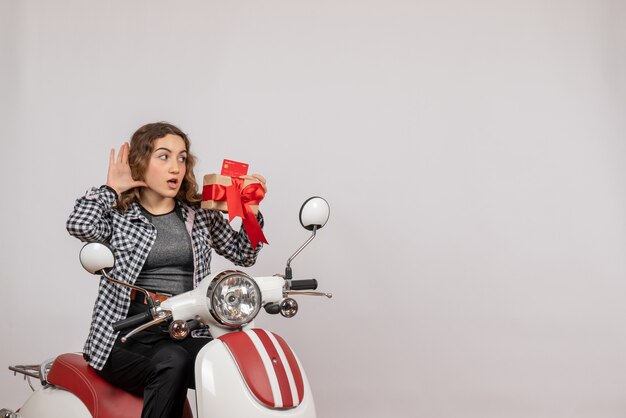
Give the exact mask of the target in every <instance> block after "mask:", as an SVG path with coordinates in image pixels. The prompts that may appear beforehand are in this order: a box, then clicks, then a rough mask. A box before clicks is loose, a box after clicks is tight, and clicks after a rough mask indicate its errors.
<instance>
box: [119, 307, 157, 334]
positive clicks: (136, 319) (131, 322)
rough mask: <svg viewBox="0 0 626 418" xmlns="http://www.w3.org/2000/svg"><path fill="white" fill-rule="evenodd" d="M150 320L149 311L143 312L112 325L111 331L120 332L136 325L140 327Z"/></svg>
mask: <svg viewBox="0 0 626 418" xmlns="http://www.w3.org/2000/svg"><path fill="white" fill-rule="evenodd" d="M151 320H152V314H151V313H150V311H145V312H143V313H140V314H137V315H133V316H129V317H128V318H126V319H122V320H120V321H117V322H115V323H114V324H113V331H115V332H117V331H121V330H123V329H126V328H130V327H134V326H136V325H140V324H143V323H146V322H148V321H151Z"/></svg>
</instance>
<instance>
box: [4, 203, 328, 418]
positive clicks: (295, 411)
mask: <svg viewBox="0 0 626 418" xmlns="http://www.w3.org/2000/svg"><path fill="white" fill-rule="evenodd" d="M329 215H330V208H329V206H328V203H327V202H326V200H324V199H323V198H321V197H312V198H309V199H307V200H306V201H305V202H304V204H303V205H302V207H301V209H300V223H301V224H302V226H303V227H304V228H306V229H308V230H309V231H312V234H311V236H310V237H309V238H308V239H307V240H306V241H305V242H304V244H302V245H301V246H300V247H299V248H298V250H296V252H294V253H293V255H292V256H291V257H289V259H288V260H287V266H286V268H285V273H284V274H276V275H274V276H269V277H255V278H252V277H250V276H249V275H248V274H246V273H244V272H242V271H238V270H226V271H221V272H218V273H214V274H211V275H209V276H208V277H206V278H205V279H204V280H202V281H201V282H200V284H199V285H198V287H197V288H196V289H194V290H191V291H189V292H186V293H182V294H180V295H176V296H173V297H170V298H169V299H166V300H165V301H162V302H159V301H154V300H153V298H152V297H151V295H150V293H149V292H148V291H146V290H145V289H142V288H140V287H137V286H134V285H130V284H127V283H123V282H120V281H117V280H115V279H113V278H111V277H109V275H108V274H107V270H108V269H110V268H111V267H113V266H114V264H115V258H114V256H113V253H112V252H111V250H110V249H109V248H108V247H107V246H106V245H104V244H100V243H89V244H86V245H85V246H84V247H83V248H82V249H81V252H80V260H81V264H82V265H83V267H84V268H85V269H86V270H87V271H88V272H90V273H92V274H97V275H101V276H102V277H103V278H104V279H106V280H109V281H111V282H114V283H117V284H119V285H121V286H127V287H130V288H132V289H134V290H135V291H138V292H142V293H143V294H144V296H145V298H146V301H147V310H146V311H145V312H144V313H140V314H138V315H134V316H132V317H129V318H126V319H123V320H121V321H118V322H116V323H115V324H113V328H114V330H116V331H121V330H128V329H129V328H132V327H135V328H134V329H132V330H131V331H130V332H128V333H127V334H126V335H125V336H124V337H123V338H122V341H125V340H127V339H128V338H131V337H132V336H133V335H135V334H137V333H139V332H141V331H142V330H145V329H146V328H148V327H151V326H153V325H156V324H161V323H168V324H169V327H168V329H169V333H170V336H171V338H174V339H179V340H180V339H184V338H188V337H189V338H191V337H190V336H189V335H190V334H191V333H192V332H194V331H195V330H198V329H200V328H206V327H208V329H209V331H210V333H211V335H212V336H213V338H214V339H213V340H211V341H210V342H209V343H207V344H206V345H205V346H204V347H203V348H202V349H201V350H200V352H199V353H198V355H197V358H196V361H195V380H196V396H195V398H196V402H195V403H196V405H195V416H196V417H198V418H226V417H232V418H257V417H258V418H261V417H272V418H283V417H284V418H314V417H315V416H316V412H315V404H314V401H313V394H312V392H311V388H310V386H309V382H308V380H307V377H306V374H305V372H304V369H303V367H302V364H301V363H300V360H299V359H298V357H297V356H296V355H295V353H294V352H293V350H292V349H291V348H290V346H289V345H288V344H287V343H286V342H285V340H284V339H283V338H282V337H281V336H279V335H278V334H276V333H273V332H270V331H268V330H265V329H261V328H255V327H254V319H255V318H256V316H257V315H258V313H259V312H260V310H261V308H264V310H265V311H266V312H267V313H269V314H278V313H280V314H281V315H282V316H284V317H286V318H291V317H293V316H294V315H295V314H296V313H297V312H298V304H297V302H296V300H295V299H293V298H292V297H291V296H295V295H311V296H325V297H328V298H331V297H332V295H331V294H329V293H322V292H316V291H315V290H316V288H317V281H316V280H315V279H301V280H296V279H293V277H292V274H293V273H292V269H291V261H292V260H293V259H294V258H295V257H296V256H297V255H298V254H299V253H300V252H301V251H302V250H303V249H304V247H306V246H307V245H308V244H309V243H310V242H311V241H312V240H313V238H315V235H316V231H317V230H318V229H320V228H322V227H323V226H324V225H325V224H326V222H327V221H328V218H329ZM9 369H10V370H11V371H13V372H14V374H17V373H20V374H23V375H24V377H25V379H27V380H28V383H29V385H30V383H31V382H30V378H35V379H38V380H39V381H40V383H41V388H39V389H37V390H35V389H34V388H33V386H32V385H31V388H33V391H34V392H33V393H32V395H31V396H30V397H29V398H28V399H27V401H26V402H25V403H24V405H23V406H22V407H21V408H19V409H18V410H17V411H15V412H14V411H12V410H9V409H0V418H44V417H55V418H57V417H64V418H89V417H95V418H114V417H115V418H137V417H139V416H140V415H141V409H142V398H141V397H138V396H134V395H132V394H130V393H127V392H125V391H123V390H121V389H119V388H116V387H114V386H112V385H111V384H109V383H107V382H105V381H104V380H103V379H102V378H100V377H99V376H98V375H97V374H96V373H95V371H94V370H93V369H92V368H91V367H89V366H88V365H87V363H86V362H85V360H84V359H83V357H82V355H81V354H78V353H66V354H61V355H59V356H57V357H56V358H55V359H53V360H49V361H46V362H44V363H42V364H39V365H16V366H10V367H9ZM183 416H184V417H185V418H191V417H192V416H193V413H192V410H191V405H190V403H189V402H188V401H187V403H186V404H185V410H184V413H183Z"/></svg>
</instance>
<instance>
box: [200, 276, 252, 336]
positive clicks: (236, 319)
mask: <svg viewBox="0 0 626 418" xmlns="http://www.w3.org/2000/svg"><path fill="white" fill-rule="evenodd" d="M207 298H208V299H209V303H210V306H211V314H212V315H213V317H214V318H215V319H216V320H217V321H218V322H220V323H221V324H224V325H227V326H229V327H234V328H237V327H240V326H243V325H246V324H247V323H248V322H250V321H252V320H253V319H254V318H255V317H256V316H257V314H258V313H259V310H260V309H261V290H260V289H259V286H258V285H257V284H256V282H255V281H254V280H252V278H251V277H250V276H248V275H247V274H245V273H243V272H241V271H225V272H222V273H220V274H218V275H217V276H216V277H215V278H214V279H213V281H212V283H211V285H210V286H209V291H208V294H207Z"/></svg>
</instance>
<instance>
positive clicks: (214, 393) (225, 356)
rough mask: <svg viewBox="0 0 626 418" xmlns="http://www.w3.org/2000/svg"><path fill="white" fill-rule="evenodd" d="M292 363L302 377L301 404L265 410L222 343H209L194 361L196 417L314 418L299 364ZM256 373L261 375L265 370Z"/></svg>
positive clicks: (313, 410)
mask: <svg viewBox="0 0 626 418" xmlns="http://www.w3.org/2000/svg"><path fill="white" fill-rule="evenodd" d="M294 357H295V355H294ZM296 361H297V362H298V367H299V369H300V374H301V376H302V387H303V392H302V397H301V401H300V402H299V404H298V405H297V406H296V407H292V408H269V407H267V406H265V405H264V404H263V403H262V402H260V401H259V400H258V399H257V398H256V396H255V395H254V394H253V393H252V392H251V391H250V389H249V388H248V385H247V384H246V382H245V380H244V378H243V377H242V374H241V371H240V370H239V367H238V366H237V364H236V362H235V360H234V359H233V356H232V355H231V353H230V351H229V350H228V348H227V347H226V345H225V344H224V342H222V341H221V340H220V339H215V340H213V341H211V342H210V343H209V344H207V345H206V346H205V347H204V348H203V349H202V350H201V351H200V352H199V353H198V357H197V358H196V366H195V373H196V398H197V402H198V418H230V417H232V418H241V417H246V418H256V417H268V418H269V417H273V418H279V417H287V418H314V417H315V416H316V415H315V404H314V402H313V394H312V393H311V389H310V386H309V382H308V379H307V377H306V374H305V373H304V369H303V368H302V365H301V364H300V362H299V360H298V359H297V358H296ZM260 366H261V367H262V365H260ZM248 372H249V373H255V371H248ZM257 372H258V373H265V370H258V371H257Z"/></svg>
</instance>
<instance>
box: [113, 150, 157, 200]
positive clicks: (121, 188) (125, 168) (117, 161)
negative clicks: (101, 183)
mask: <svg viewBox="0 0 626 418" xmlns="http://www.w3.org/2000/svg"><path fill="white" fill-rule="evenodd" d="M129 150H130V145H129V144H128V142H124V143H123V144H122V146H121V147H120V151H119V153H118V154H117V158H115V148H111V153H110V154H109V173H108V174H107V183H106V185H107V186H109V187H111V188H112V189H113V190H115V191H116V192H117V195H118V196H121V195H122V193H124V192H125V191H127V190H130V189H134V188H135V187H147V184H146V183H144V182H143V181H135V180H134V179H133V175H132V173H131V171H130V166H129V165H128V153H129Z"/></svg>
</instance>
